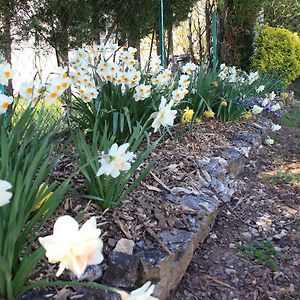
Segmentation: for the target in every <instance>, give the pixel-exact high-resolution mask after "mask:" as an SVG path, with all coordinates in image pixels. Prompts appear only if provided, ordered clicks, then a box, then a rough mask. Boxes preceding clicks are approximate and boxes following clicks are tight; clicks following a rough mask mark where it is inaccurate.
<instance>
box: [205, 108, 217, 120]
mask: <svg viewBox="0 0 300 300" xmlns="http://www.w3.org/2000/svg"><path fill="white" fill-rule="evenodd" d="M203 115H204V117H205V118H207V119H209V118H214V117H215V113H214V112H213V111H212V110H211V109H210V110H206V111H205V112H204V113H203Z"/></svg>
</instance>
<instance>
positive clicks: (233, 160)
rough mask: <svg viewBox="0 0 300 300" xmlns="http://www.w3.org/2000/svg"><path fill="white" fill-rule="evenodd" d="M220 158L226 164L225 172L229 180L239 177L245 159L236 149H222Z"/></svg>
mask: <svg viewBox="0 0 300 300" xmlns="http://www.w3.org/2000/svg"><path fill="white" fill-rule="evenodd" d="M222 150H223V151H222V156H223V157H224V158H225V159H226V161H227V163H228V168H227V172H228V173H229V174H230V177H231V178H234V177H237V176H239V175H240V174H241V173H242V172H243V170H244V167H245V164H246V157H245V156H244V154H243V153H242V152H241V151H240V150H239V149H238V148H223V149H222Z"/></svg>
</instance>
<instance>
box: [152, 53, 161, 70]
mask: <svg viewBox="0 0 300 300" xmlns="http://www.w3.org/2000/svg"><path fill="white" fill-rule="evenodd" d="M150 69H151V73H152V74H155V73H157V72H158V71H159V70H160V69H161V60H160V58H159V57H151V60H150Z"/></svg>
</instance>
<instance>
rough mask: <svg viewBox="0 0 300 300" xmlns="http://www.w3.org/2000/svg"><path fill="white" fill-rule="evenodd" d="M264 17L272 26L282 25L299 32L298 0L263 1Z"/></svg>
mask: <svg viewBox="0 0 300 300" xmlns="http://www.w3.org/2000/svg"><path fill="white" fill-rule="evenodd" d="M263 8H264V19H265V22H266V23H268V24H269V25H270V26H272V27H276V26H282V27H284V28H286V29H288V30H291V31H293V32H298V33H299V34H300V1H299V0H276V1H275V0H267V1H264V5H263Z"/></svg>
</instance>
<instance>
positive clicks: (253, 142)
mask: <svg viewBox="0 0 300 300" xmlns="http://www.w3.org/2000/svg"><path fill="white" fill-rule="evenodd" d="M235 138H236V140H240V141H243V142H246V143H247V144H248V146H254V147H257V146H259V145H261V143H262V138H261V135H260V134H258V133H253V132H248V131H240V132H237V133H235Z"/></svg>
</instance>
